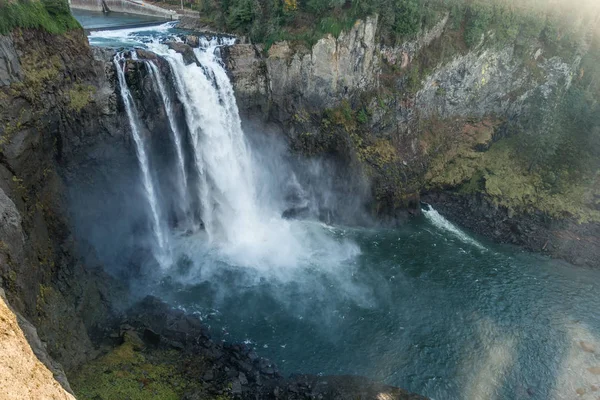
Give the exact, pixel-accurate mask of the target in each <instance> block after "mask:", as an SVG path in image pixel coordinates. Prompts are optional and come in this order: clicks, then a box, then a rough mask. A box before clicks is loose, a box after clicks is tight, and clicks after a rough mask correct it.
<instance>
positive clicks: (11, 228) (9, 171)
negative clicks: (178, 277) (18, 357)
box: [0, 30, 121, 370]
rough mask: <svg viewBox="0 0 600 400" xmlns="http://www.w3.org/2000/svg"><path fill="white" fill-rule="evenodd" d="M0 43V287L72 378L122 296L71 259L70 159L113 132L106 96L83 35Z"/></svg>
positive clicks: (93, 269) (25, 33)
mask: <svg viewBox="0 0 600 400" xmlns="http://www.w3.org/2000/svg"><path fill="white" fill-rule="evenodd" d="M0 43H2V45H1V46H0V213H1V214H0V215H1V220H2V224H1V227H0V285H1V286H2V287H4V288H5V290H6V296H7V298H8V299H9V301H10V302H11V304H12V305H13V306H14V307H15V309H16V311H18V312H19V313H21V314H22V315H23V316H24V317H25V318H27V319H28V320H29V321H31V322H33V323H34V324H35V325H36V327H37V328H38V332H39V336H40V339H41V340H42V341H43V342H44V343H45V344H46V345H47V348H48V352H49V353H50V355H51V356H52V357H54V358H55V359H56V360H58V361H59V362H61V363H62V364H63V366H64V367H65V369H67V370H70V369H73V368H76V367H77V366H78V365H80V364H82V363H83V362H85V361H87V360H88V359H90V358H91V357H94V356H95V355H96V350H95V348H94V346H93V344H92V341H91V339H90V335H91V334H92V333H93V332H94V330H95V329H97V328H99V326H98V325H99V324H101V323H104V321H106V320H107V319H108V318H109V317H111V316H112V315H114V312H115V311H116V310H115V309H114V308H113V304H115V303H113V300H117V299H118V298H119V296H120V293H121V292H120V289H119V284H118V283H115V282H114V281H111V279H110V278H109V277H108V276H106V275H105V274H104V272H102V269H101V268H100V266H99V265H98V264H95V265H94V264H91V265H84V263H83V261H82V260H80V259H78V258H77V256H75V247H76V246H80V245H84V244H82V243H77V242H76V239H75V238H74V237H73V236H72V234H71V229H70V227H69V214H68V211H67V210H68V207H67V204H68V196H67V193H68V192H67V189H66V186H65V182H66V180H65V179H67V178H68V176H69V175H70V173H71V172H72V168H76V167H73V165H74V164H70V163H69V162H67V161H66V160H70V162H74V163H79V162H80V161H81V160H82V159H83V158H86V157H88V156H83V155H82V154H83V153H82V152H81V149H82V148H84V145H85V144H86V143H89V142H90V141H96V140H100V139H102V138H105V137H106V136H104V135H107V136H109V134H108V133H107V132H109V131H111V132H113V133H114V132H116V129H114V126H115V124H118V118H112V119H113V122H112V123H110V122H108V121H109V119H107V118H106V115H107V113H110V109H111V107H112V108H113V109H114V105H113V106H111V105H110V93H109V92H110V91H111V90H112V89H110V88H109V87H110V84H109V81H108V78H107V76H106V75H105V71H104V64H102V63H97V62H95V61H94V60H93V57H92V54H91V51H90V49H89V47H88V45H87V41H86V38H85V36H84V35H83V32H82V31H80V30H75V31H71V32H69V33H67V34H64V35H52V34H49V33H45V32H43V31H39V30H22V31H21V30H15V31H14V32H13V33H12V35H10V36H0ZM107 88H108V89H107ZM107 90H108V91H107Z"/></svg>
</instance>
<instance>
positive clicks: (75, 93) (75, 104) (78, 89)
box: [69, 84, 96, 112]
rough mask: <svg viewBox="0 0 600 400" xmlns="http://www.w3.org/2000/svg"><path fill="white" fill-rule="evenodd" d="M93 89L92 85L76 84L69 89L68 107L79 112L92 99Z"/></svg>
mask: <svg viewBox="0 0 600 400" xmlns="http://www.w3.org/2000/svg"><path fill="white" fill-rule="evenodd" d="M95 91H96V89H95V88H94V87H93V86H85V85H81V84H76V85H75V86H74V87H73V88H72V89H71V90H69V109H71V110H72V111H76V112H80V111H81V110H82V109H83V108H84V107H85V106H87V105H88V104H89V102H90V101H91V100H92V96H93V95H94V93H95Z"/></svg>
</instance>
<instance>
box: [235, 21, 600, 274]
mask: <svg viewBox="0 0 600 400" xmlns="http://www.w3.org/2000/svg"><path fill="white" fill-rule="evenodd" d="M453 24H455V22H452V21H451V18H449V14H448V13H446V14H443V15H442V16H441V17H440V19H439V20H438V22H437V23H435V24H433V25H432V27H431V28H430V29H428V30H425V31H422V32H421V33H419V34H418V35H417V37H416V38H414V39H413V40H410V41H406V42H404V43H399V44H396V45H394V46H391V45H389V44H385V43H384V41H382V40H381V38H380V37H379V36H378V33H379V31H380V28H379V26H378V18H377V17H373V18H367V19H365V20H362V21H361V20H359V21H357V22H356V23H355V24H354V26H353V27H352V28H351V29H350V30H348V31H347V32H342V33H341V34H340V35H339V36H338V37H337V38H336V37H333V36H331V35H328V36H325V37H324V38H322V39H320V40H319V41H318V42H317V43H316V44H315V45H314V46H312V47H308V46H307V45H305V44H302V43H297V42H279V43H275V44H273V45H272V46H270V47H269V48H268V49H265V48H263V47H262V46H261V45H253V44H238V45H235V46H233V47H232V48H231V49H229V52H228V58H227V60H228V66H229V69H230V71H231V75H232V77H233V80H234V82H235V86H236V91H237V92H236V95H237V96H238V100H239V103H240V105H241V107H242V108H243V109H245V110H246V115H247V116H248V117H251V116H256V115H257V113H258V114H260V115H262V118H263V119H265V120H268V121H274V122H276V123H277V124H279V125H280V126H281V127H282V131H283V132H285V135H287V137H288V138H289V140H290V142H291V147H292V148H293V149H295V150H297V151H299V152H300V153H302V154H305V155H308V156H318V157H321V156H326V157H334V158H336V159H343V160H345V161H344V163H345V164H346V165H347V166H349V167H350V168H351V169H352V170H353V171H354V174H355V175H362V176H365V177H367V179H368V181H369V182H371V200H370V201H367V203H366V204H365V206H366V207H367V208H370V209H371V210H373V212H374V213H375V214H377V215H379V216H380V218H381V217H382V216H386V215H392V216H395V217H398V216H399V215H401V214H402V213H403V211H402V210H406V209H407V208H408V209H414V208H418V199H419V197H420V195H422V194H426V193H439V192H440V191H446V190H450V191H451V192H454V193H457V194H460V196H463V197H464V196H466V197H476V198H479V197H482V198H484V199H485V200H484V201H486V202H488V203H489V204H490V206H491V207H492V208H493V209H494V210H495V215H496V218H495V221H496V222H495V224H494V226H496V228H490V229H478V231H480V232H482V233H484V234H487V235H489V236H491V237H494V238H496V239H497V240H499V241H502V242H509V243H515V244H522V245H525V246H526V247H528V248H530V249H533V250H536V251H540V250H543V251H548V252H550V253H552V254H555V255H558V256H561V257H566V258H567V259H569V260H570V261H572V262H576V263H580V264H589V265H594V264H595V261H593V260H594V258H595V255H597V254H599V253H598V251H599V250H600V248H599V247H598V244H597V242H596V241H594V240H593V236H592V235H590V234H589V232H591V231H594V230H595V229H596V228H595V227H596V226H597V221H599V220H600V219H599V217H600V214H599V213H598V208H597V205H595V204H596V203H594V200H593V199H594V198H595V197H594V196H597V188H596V187H595V184H594V183H593V180H592V181H591V182H590V181H589V180H586V181H585V182H587V183H585V184H584V186H585V189H583V188H582V187H579V186H578V187H576V188H575V187H572V188H566V189H560V190H562V192H561V193H559V194H558V195H556V191H558V189H552V190H548V189H544V188H543V187H542V186H541V184H538V182H537V181H536V179H538V178H537V175H536V174H537V173H536V172H532V171H534V168H532V161H531V159H530V160H529V161H527V160H528V157H532V158H533V157H534V156H530V155H529V153H527V154H525V151H527V149H526V148H525V147H526V146H525V145H524V144H518V143H520V140H521V138H527V137H531V136H533V134H532V133H531V132H527V130H533V129H534V128H531V126H530V125H527V123H528V122H527V121H529V120H531V118H530V115H531V114H532V113H534V111H532V110H536V109H539V108H540V107H543V106H542V105H541V103H540V100H539V99H540V98H542V99H546V100H545V101H546V102H547V101H549V100H547V99H551V98H553V96H557V97H558V96H562V95H563V94H564V93H566V92H568V91H569V90H570V88H571V87H572V85H573V84H574V83H573V82H574V80H577V79H581V77H582V75H581V74H582V71H583V69H584V67H583V66H582V59H585V57H586V56H587V55H588V54H589V52H590V49H591V48H592V47H593V46H594V44H593V42H594V35H593V34H592V29H593V27H592V26H588V27H587V28H585V29H587V34H586V35H584V36H583V38H582V39H581V40H580V41H579V42H577V44H576V45H575V46H574V47H573V48H572V49H571V51H569V52H564V51H563V52H557V51H556V50H554V49H552V48H551V47H550V46H548V45H547V44H546V43H544V41H543V40H541V39H540V40H533V39H531V40H527V41H525V40H519V39H517V40H515V41H514V42H509V43H498V42H497V41H494V40H493V37H494V32H490V33H488V34H487V36H482V38H481V42H480V43H479V44H477V45H475V46H472V47H470V48H469V47H467V46H466V45H461V43H462V39H461V36H460V35H461V31H460V30H458V31H457V30H456V27H455V26H453ZM585 29H584V30H585ZM544 104H545V103H544ZM565 107H567V106H565ZM539 125H541V124H538V126H539ZM524 126H526V128H524ZM519 134H520V135H521V136H519ZM528 135H529V136H528ZM588 135H589V136H590V137H591V136H593V135H594V134H593V132H588ZM547 136H550V134H548V135H547ZM510 137H516V139H509V138H510ZM511 140H512V141H511ZM526 142H527V140H525V139H524V140H523V141H522V143H526ZM536 145H537V144H536ZM504 146H507V147H511V150H510V151H509V152H501V151H500V149H502V148H503V147H504ZM532 146H533V145H532ZM539 146H540V147H544V146H546V148H548V146H552V144H549V143H542V144H539ZM519 147H520V148H521V154H524V156H523V157H522V160H523V161H522V163H523V165H524V167H523V168H521V169H519V170H518V171H517V170H516V169H517V168H516V167H514V170H511V171H509V170H507V166H508V165H511V166H514V165H518V164H519V163H520V162H521V161H519V162H517V163H515V162H514V161H508V160H507V159H506V158H503V159H502V160H499V159H498V158H497V157H499V156H500V155H501V156H502V157H518V156H517V155H516V154H517V153H519ZM491 149H494V151H492V152H489V151H488V150H491ZM510 152H514V153H513V154H512V155H510ZM533 153H535V152H533ZM553 154H554V153H553ZM474 160H476V161H474ZM553 162H554V161H553ZM527 163H529V167H527ZM528 168H529V169H528ZM594 174H596V172H593V173H592V176H594ZM499 176H502V178H499ZM482 179H483V180H482ZM540 180H543V179H540ZM555 181H556V179H555ZM517 185H518V186H517ZM549 185H550V186H552V184H549ZM525 187H529V189H525V191H526V192H527V194H524V193H522V191H523V188H525ZM459 192H460V193H459ZM574 192H577V193H580V194H581V193H582V192H585V194H583V196H582V200H576V199H574V198H572V193H574ZM534 193H535V194H534ZM551 193H554V194H551ZM460 196H459V197H460ZM553 196H554V197H553ZM428 199H429V200H431V201H434V202H435V200H438V201H442V200H441V199H445V200H444V201H442V202H445V201H447V204H445V205H446V206H448V207H450V204H454V207H452V209H453V210H454V212H451V213H449V214H450V215H452V216H455V217H456V218H454V219H455V221H457V222H459V223H460V222H461V221H465V219H464V218H462V216H464V215H465V214H467V213H470V212H475V213H477V215H475V216H472V219H474V220H477V221H481V220H482V219H483V218H484V217H485V215H486V211H485V207H484V208H483V209H481V210H480V209H478V208H475V209H470V208H469V207H463V206H458V203H456V202H450V201H449V197H447V196H446V197H439V196H438V197H431V196H430V197H428ZM434 199H435V200H434ZM549 199H550V200H549ZM583 199H584V200H583ZM465 200H466V199H465ZM459 203H460V202H459ZM500 215H501V216H500ZM530 217H531V218H532V219H533V220H535V221H537V223H536V224H534V225H535V226H536V228H530V229H524V228H523V229H521V228H522V227H520V225H519V220H520V219H528V218H530ZM566 221H572V222H570V223H567V222H566ZM577 221H578V222H585V223H584V227H583V228H581V229H579V230H578V232H588V234H584V233H581V235H582V237H586V238H588V239H582V237H580V236H579V234H574V235H561V234H559V233H558V231H559V230H560V231H563V230H564V229H563V228H560V229H559V228H557V227H555V225H557V224H558V225H561V226H563V227H564V224H565V223H567V225H572V226H580V224H579V223H578V222H577ZM587 223H589V224H587ZM469 225H470V226H469V227H470V228H472V227H474V226H475V225H476V224H475V223H474V224H469ZM500 226H501V228H500ZM501 232H504V233H501ZM532 232H535V236H534V239H532V238H531V233H532ZM549 232H553V233H549ZM557 235H558V236H557ZM559 236H560V239H559ZM571 237H576V238H577V239H574V238H571ZM580 239H582V240H586V241H587V242H588V243H590V250H589V251H584V252H583V253H582V254H583V255H581V256H576V255H575V254H574V253H577V251H573V250H569V251H565V250H564V249H565V248H571V246H575V248H580V246H578V245H577V243H576V241H578V240H580Z"/></svg>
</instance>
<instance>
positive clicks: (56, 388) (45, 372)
mask: <svg viewBox="0 0 600 400" xmlns="http://www.w3.org/2000/svg"><path fill="white" fill-rule="evenodd" d="M23 326H25V328H24V329H22V327H23ZM32 342H33V343H37V344H38V347H37V349H33V350H32V348H31V346H30V343H32ZM36 350H37V351H36ZM44 358H46V360H49V358H48V355H47V354H46V353H45V349H43V347H42V346H41V342H40V340H39V338H38V337H37V334H36V331H35V328H33V326H32V325H31V324H29V323H28V322H27V321H26V320H25V319H24V318H22V317H21V316H19V315H18V314H17V315H15V313H14V311H13V310H12V309H11V308H10V307H9V306H8V304H7V303H6V298H5V297H4V291H3V290H2V289H0V397H2V398H4V399H14V400H20V399H22V400H27V399H49V400H50V399H51V400H59V399H60V400H72V399H75V397H74V396H73V395H72V394H71V393H69V392H68V391H67V390H65V387H66V388H68V389H70V387H69V386H68V383H67V381H66V378H64V373H62V371H61V370H60V369H58V368H59V367H60V366H54V367H55V368H54V371H55V372H54V373H55V375H53V372H52V371H50V370H49V369H48V367H47V365H44V364H42V362H41V361H40V360H41V359H44ZM56 374H58V375H59V379H60V378H61V376H60V374H62V378H63V381H62V384H63V386H61V384H59V383H58V381H57V380H56V379H55V377H56V376H57V375H56Z"/></svg>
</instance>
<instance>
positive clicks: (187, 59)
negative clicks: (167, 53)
mask: <svg viewBox="0 0 600 400" xmlns="http://www.w3.org/2000/svg"><path fill="white" fill-rule="evenodd" d="M165 44H166V45H167V46H168V47H169V48H170V49H171V50H175V51H176V52H177V53H179V54H181V55H182V56H183V62H184V63H185V64H186V65H189V64H194V63H195V64H198V60H197V59H196V55H195V54H194V50H193V49H192V48H191V47H190V46H189V45H187V44H185V43H180V42H167V43H165Z"/></svg>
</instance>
